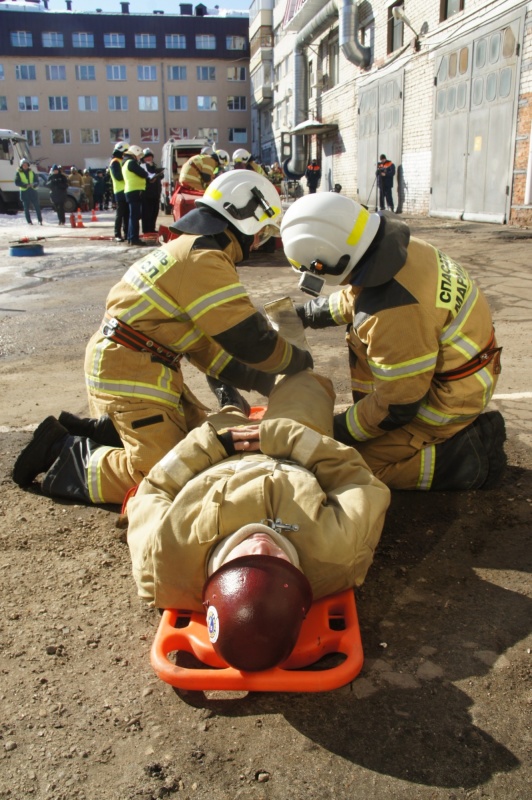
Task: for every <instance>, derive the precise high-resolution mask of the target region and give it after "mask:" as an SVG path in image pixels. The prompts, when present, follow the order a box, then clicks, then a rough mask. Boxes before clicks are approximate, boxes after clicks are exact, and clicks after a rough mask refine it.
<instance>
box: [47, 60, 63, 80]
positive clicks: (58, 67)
mask: <svg viewBox="0 0 532 800" xmlns="http://www.w3.org/2000/svg"><path fill="white" fill-rule="evenodd" d="M45 72H46V80H47V81H66V79H67V74H66V66H65V64H46V68H45ZM61 72H62V77H61V75H60V74H59V73H61ZM54 73H57V77H53V75H54Z"/></svg>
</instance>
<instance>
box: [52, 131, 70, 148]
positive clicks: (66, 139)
mask: <svg viewBox="0 0 532 800" xmlns="http://www.w3.org/2000/svg"><path fill="white" fill-rule="evenodd" d="M60 132H61V133H62V134H63V136H62V138H63V140H64V141H62V142H58V141H57V134H58V133H60ZM50 140H51V142H52V144H70V143H71V138H70V130H69V129H68V128H52V129H51V131H50Z"/></svg>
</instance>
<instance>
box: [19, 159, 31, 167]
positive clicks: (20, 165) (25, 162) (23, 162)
mask: <svg viewBox="0 0 532 800" xmlns="http://www.w3.org/2000/svg"><path fill="white" fill-rule="evenodd" d="M23 164H27V165H28V167H29V166H30V162H29V161H28V159H27V158H21V159H20V161H19V167H22V165H23Z"/></svg>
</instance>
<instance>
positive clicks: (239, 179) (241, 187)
mask: <svg viewBox="0 0 532 800" xmlns="http://www.w3.org/2000/svg"><path fill="white" fill-rule="evenodd" d="M196 206H197V207H201V206H207V207H208V208H211V209H212V210H213V211H216V212H217V213H218V214H220V215H221V216H222V217H224V218H225V219H226V220H228V222H230V223H231V224H232V225H233V226H234V227H235V228H236V229H237V230H238V231H240V232H241V233H243V234H245V235H246V236H255V234H257V233H259V232H261V235H262V231H264V235H265V236H266V238H269V237H270V236H278V235H279V223H280V221H281V216H282V211H281V203H280V199H279V195H278V193H277V191H276V190H275V188H274V186H273V185H272V184H271V183H270V181H269V180H268V179H267V178H265V177H264V176H263V175H259V174H257V173H255V172H246V171H244V170H236V171H233V172H225V173H224V174H223V175H220V176H219V177H218V178H215V179H214V180H213V181H212V182H211V183H210V184H209V186H208V187H207V189H206V190H205V194H204V195H203V197H202V198H201V199H198V200H197V201H196ZM264 241H266V239H264Z"/></svg>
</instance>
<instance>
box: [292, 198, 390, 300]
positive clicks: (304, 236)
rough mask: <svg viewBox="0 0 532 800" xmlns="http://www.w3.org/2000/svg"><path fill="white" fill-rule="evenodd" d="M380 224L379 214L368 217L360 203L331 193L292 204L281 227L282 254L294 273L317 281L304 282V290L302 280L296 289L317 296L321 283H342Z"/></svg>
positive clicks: (368, 244) (370, 241)
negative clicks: (310, 275)
mask: <svg viewBox="0 0 532 800" xmlns="http://www.w3.org/2000/svg"><path fill="white" fill-rule="evenodd" d="M380 222H381V217H380V215H379V214H370V213H369V211H367V210H366V209H365V208H364V207H363V206H361V205H360V203H356V202H355V201H354V200H351V199H350V198H349V197H345V196H344V195H341V194H336V193H334V192H322V193H320V194H307V195H305V196H304V197H301V198H300V199H299V200H296V201H295V203H293V204H292V206H290V208H289V209H288V211H287V212H286V214H285V215H284V218H283V222H282V225H281V238H282V240H283V248H284V252H285V255H286V257H287V258H288V260H289V262H290V263H291V264H292V267H293V269H294V270H295V271H296V272H299V273H303V274H305V273H308V272H310V273H311V274H312V275H315V276H319V279H318V281H316V280H314V281H313V280H312V279H311V278H308V284H306V286H307V288H306V287H305V281H304V280H303V278H302V282H300V284H299V285H300V288H301V289H303V290H304V291H308V292H309V294H319V291H320V290H321V288H322V286H323V283H327V284H329V285H330V286H338V285H339V284H340V283H342V281H343V280H344V278H346V277H347V276H348V275H349V274H350V273H351V272H352V271H353V270H354V269H355V267H356V265H357V264H358V262H359V261H360V259H361V258H362V256H363V255H364V253H365V252H366V250H367V249H368V247H369V246H370V244H371V243H372V241H373V239H374V238H375V236H376V235H377V231H378V230H379V226H380ZM320 280H321V284H320V283H319V281H320ZM354 283H355V284H356V283H357V282H356V281H354ZM312 284H314V285H315V286H316V285H318V286H319V289H318V291H317V292H314V291H313V290H311V289H310V288H308V287H309V286H310V285H312ZM316 288H317V287H316Z"/></svg>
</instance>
